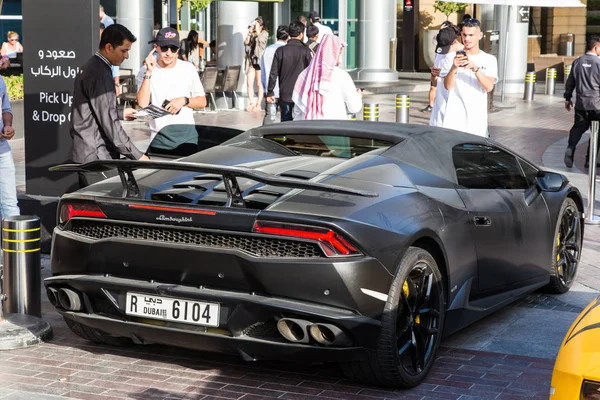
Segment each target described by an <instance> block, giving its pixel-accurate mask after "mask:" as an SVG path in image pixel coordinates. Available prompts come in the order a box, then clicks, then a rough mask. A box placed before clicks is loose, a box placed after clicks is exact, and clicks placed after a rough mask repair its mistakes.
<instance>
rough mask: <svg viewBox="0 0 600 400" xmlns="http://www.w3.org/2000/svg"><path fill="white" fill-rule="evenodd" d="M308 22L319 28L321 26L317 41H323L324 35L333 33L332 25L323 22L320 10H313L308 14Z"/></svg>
mask: <svg viewBox="0 0 600 400" xmlns="http://www.w3.org/2000/svg"><path fill="white" fill-rule="evenodd" d="M308 22H310V24H311V25H314V26H316V27H317V28H319V36H318V38H317V43H321V40H322V39H323V35H333V31H332V30H331V28H330V27H328V26H327V25H323V24H321V16H320V15H319V12H318V11H311V12H310V13H309V14H308Z"/></svg>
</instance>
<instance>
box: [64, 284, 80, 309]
mask: <svg viewBox="0 0 600 400" xmlns="http://www.w3.org/2000/svg"><path fill="white" fill-rule="evenodd" d="M58 301H59V302H60V305H61V306H62V307H63V308H64V309H65V310H68V311H81V309H82V306H81V296H79V294H78V293H77V292H75V291H73V290H71V289H59V290H58Z"/></svg>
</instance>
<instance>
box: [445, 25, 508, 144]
mask: <svg viewBox="0 0 600 400" xmlns="http://www.w3.org/2000/svg"><path fill="white" fill-rule="evenodd" d="M461 37H462V40H463V45H464V50H459V51H457V52H456V55H455V57H454V60H453V64H452V67H451V68H450V71H449V72H448V75H446V77H445V78H444V86H445V88H446V90H448V100H447V103H446V115H445V118H444V121H443V124H442V126H443V127H445V128H450V129H456V130H460V131H464V132H468V133H472V134H474V135H479V136H483V137H489V131H488V118H487V94H488V92H491V91H492V90H493V89H494V85H495V84H496V81H497V80H498V61H497V60H496V57H494V56H493V55H491V54H487V53H485V52H483V51H482V50H480V48H479V41H480V40H481V39H482V38H483V33H482V32H481V24H480V23H479V21H478V20H476V19H473V18H471V19H467V20H464V21H463V26H462V31H461Z"/></svg>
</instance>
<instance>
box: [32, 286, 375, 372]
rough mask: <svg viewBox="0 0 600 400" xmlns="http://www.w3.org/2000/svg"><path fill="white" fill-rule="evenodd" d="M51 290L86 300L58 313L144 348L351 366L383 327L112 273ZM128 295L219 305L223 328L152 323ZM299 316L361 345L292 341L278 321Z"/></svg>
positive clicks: (308, 307)
mask: <svg viewBox="0 0 600 400" xmlns="http://www.w3.org/2000/svg"><path fill="white" fill-rule="evenodd" d="M44 284H45V286H46V287H47V288H48V287H52V288H56V289H59V288H69V289H72V290H75V291H76V292H78V293H80V294H81V295H82V299H83V305H84V310H82V311H79V312H73V311H66V310H64V309H62V308H61V307H60V306H58V307H57V310H58V311H59V312H60V313H61V314H62V315H63V316H64V317H65V318H67V319H71V320H73V321H75V322H78V323H80V324H83V325H85V326H88V327H91V328H94V329H97V330H99V331H101V332H104V333H106V334H109V335H112V336H122V337H128V338H131V339H133V340H134V342H136V343H144V344H150V343H160V344H167V345H174V346H179V347H185V348H191V349H197V350H205V351H213V352H222V353H230V354H239V355H241V356H242V357H243V358H244V359H247V360H254V359H257V360H258V359H273V360H275V359H277V360H290V358H289V357H290V356H293V357H294V361H304V362H323V361H338V362H349V361H352V360H357V359H361V358H363V357H365V356H366V354H367V351H368V348H371V347H373V346H375V344H376V343H377V338H378V336H379V332H380V328H381V324H380V322H379V321H378V320H375V319H371V318H366V317H362V316H359V315H357V314H356V313H354V312H352V311H348V310H344V309H338V308H334V307H327V306H322V305H316V304H312V303H306V302H298V301H291V300H288V299H281V298H270V297H264V296H259V295H256V294H246V293H239V292H227V291H221V290H213V289H206V288H197V287H185V286H179V285H166V284H163V283H160V282H152V283H151V282H145V281H137V280H133V279H125V278H116V277H110V276H98V275H96V276H90V275H65V276H55V277H51V278H47V279H45V280H44ZM127 292H136V293H143V294H148V295H160V296H167V297H175V298H183V299H188V300H197V301H205V302H213V303H219V304H220V307H221V312H220V318H219V328H204V327H199V326H195V325H187V324H181V323H170V322H163V321H150V320H145V319H142V318H138V317H132V316H129V315H126V313H125V302H126V294H127ZM281 316H292V317H295V318H301V319H304V320H307V321H309V322H321V323H332V324H334V325H336V326H337V327H339V328H341V329H342V330H343V331H344V332H346V333H347V334H348V335H349V336H350V337H351V338H352V341H353V344H352V345H350V346H347V347H340V346H335V347H334V346H331V347H329V346H323V345H320V344H318V343H316V342H314V341H312V340H311V342H310V343H307V344H296V343H291V342H289V341H287V340H286V339H284V338H283V337H282V336H281V334H279V332H278V331H277V328H276V321H277V319H278V318H279V317H281Z"/></svg>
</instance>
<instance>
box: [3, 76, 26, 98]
mask: <svg viewBox="0 0 600 400" xmlns="http://www.w3.org/2000/svg"><path fill="white" fill-rule="evenodd" d="M4 81H5V82H6V88H7V91H8V97H9V99H11V100H23V98H24V97H25V90H24V86H23V74H21V75H11V76H5V77H4Z"/></svg>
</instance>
